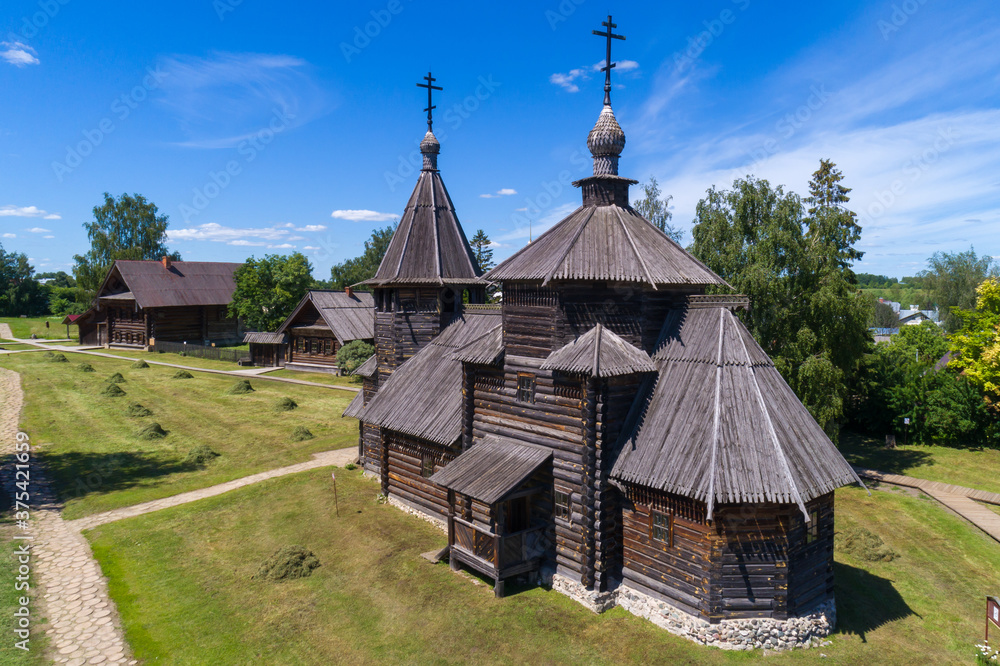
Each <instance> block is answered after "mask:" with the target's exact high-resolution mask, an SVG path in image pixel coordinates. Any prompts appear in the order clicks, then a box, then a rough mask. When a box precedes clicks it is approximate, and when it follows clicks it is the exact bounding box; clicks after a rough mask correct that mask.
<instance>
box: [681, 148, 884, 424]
mask: <svg viewBox="0 0 1000 666" xmlns="http://www.w3.org/2000/svg"><path fill="white" fill-rule="evenodd" d="M830 167H831V168H830V169H828V170H827V171H824V170H823V169H822V168H821V169H820V171H818V172H817V174H819V175H817V176H815V177H814V179H813V182H812V183H810V191H812V192H814V196H813V197H810V199H809V200H808V201H810V202H811V203H812V210H813V213H812V214H811V215H808V216H807V215H806V211H805V209H804V206H803V202H802V200H801V199H800V198H799V197H798V195H796V194H794V193H791V192H789V193H786V192H785V191H784V189H783V188H782V187H781V186H778V187H772V186H771V184H770V183H768V182H767V181H766V180H759V179H756V178H753V177H752V176H751V177H747V178H745V179H737V180H736V181H735V182H734V183H733V188H732V189H731V190H723V191H719V190H717V189H716V188H714V187H713V188H711V189H709V191H708V193H707V196H706V198H705V199H702V200H701V201H700V202H699V203H698V206H697V214H696V218H695V226H694V229H693V235H694V244H693V245H692V248H691V249H692V251H693V253H694V254H695V256H697V257H698V258H700V259H701V260H702V261H703V262H705V263H706V264H707V265H708V266H709V267H710V268H711V269H712V270H714V271H715V272H716V273H718V274H719V275H720V276H722V277H723V278H725V279H726V281H727V282H729V284H731V285H732V286H733V288H734V289H736V291H738V292H740V293H744V294H746V295H747V296H749V297H750V301H751V304H752V307H751V308H750V312H749V313H742V314H741V317H743V319H744V321H745V323H746V324H747V326H748V327H749V329H750V331H751V332H752V333H753V335H754V338H755V339H756V340H757V341H758V343H760V345H761V346H762V347H763V348H764V350H765V351H767V353H768V354H769V355H770V356H771V357H772V358H773V359H774V362H775V366H776V367H777V368H778V370H779V371H780V372H781V374H782V376H783V377H784V378H785V380H786V381H787V382H788V384H789V385H790V386H791V387H792V389H793V390H794V391H795V393H796V395H798V396H799V399H801V400H802V402H803V404H805V406H806V407H807V408H808V409H809V411H810V412H811V413H812V414H813V416H814V417H815V418H816V420H817V421H818V422H819V423H820V425H821V426H823V427H824V428H826V429H827V430H828V432H830V434H831V436H834V437H835V436H836V434H837V433H836V428H835V426H836V423H837V421H838V420H839V419H840V417H841V416H842V415H843V413H844V405H845V401H846V399H847V397H848V395H849V392H850V391H849V388H848V387H849V386H850V385H851V383H852V382H853V381H855V380H856V379H857V373H858V369H859V367H860V364H861V361H862V359H863V356H864V354H865V352H866V351H867V350H868V349H869V346H870V344H871V338H870V335H869V333H868V323H869V321H871V319H872V316H873V308H874V301H873V299H871V298H869V297H866V296H864V295H862V294H860V293H859V292H858V290H857V288H856V285H854V284H853V278H854V276H853V273H852V272H851V271H850V268H849V267H848V266H849V264H850V262H851V261H852V260H853V259H852V258H853V257H856V256H859V255H860V253H858V252H857V251H856V250H854V249H853V247H851V245H852V243H853V242H854V241H855V240H856V238H857V232H856V231H855V230H854V229H853V228H852V225H856V223H855V222H854V218H853V216H851V215H847V214H845V213H844V212H843V210H841V209H842V207H843V205H844V204H846V202H847V200H846V198H845V197H846V193H844V192H843V191H842V190H841V189H838V188H837V187H830V186H825V185H824V179H827V180H832V181H833V182H834V183H836V182H838V181H839V178H833V177H832V176H829V177H828V176H824V175H823V174H824V173H827V174H829V173H833V172H835V169H832V165H830ZM837 174H839V172H837ZM841 227H843V228H841Z"/></svg>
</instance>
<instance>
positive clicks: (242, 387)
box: [226, 379, 253, 395]
mask: <svg viewBox="0 0 1000 666" xmlns="http://www.w3.org/2000/svg"><path fill="white" fill-rule="evenodd" d="M226 393H227V394H228V395H243V394H245V393H253V387H252V386H250V380H249V379H238V380H237V381H236V383H235V384H233V385H232V386H230V387H229V390H227V391H226Z"/></svg>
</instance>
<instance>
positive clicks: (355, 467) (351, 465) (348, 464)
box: [344, 463, 358, 470]
mask: <svg viewBox="0 0 1000 666" xmlns="http://www.w3.org/2000/svg"><path fill="white" fill-rule="evenodd" d="M357 468H358V466H357V465H355V464H354V463H347V464H346V465H344V469H348V470H354V469H357Z"/></svg>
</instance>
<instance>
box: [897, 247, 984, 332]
mask: <svg viewBox="0 0 1000 666" xmlns="http://www.w3.org/2000/svg"><path fill="white" fill-rule="evenodd" d="M998 275H1000V270H998V265H997V263H996V262H995V261H993V258H992V257H990V256H989V255H983V256H981V257H979V256H976V251H975V249H974V248H971V247H970V248H969V250H968V251H967V252H955V253H949V252H935V253H934V255H933V256H932V257H931V258H930V259H928V260H927V268H926V269H925V270H923V271H921V272H920V274H919V276H918V277H919V278H920V280H919V284H917V286H922V287H924V288H925V289H929V290H930V292H931V295H932V297H933V298H934V302H935V304H936V305H937V307H938V308H939V309H940V310H941V315H942V317H941V320H942V321H943V322H944V326H945V328H946V329H947V330H948V331H949V332H952V331H955V330H957V329H958V328H959V327H960V326H961V325H962V322H961V321H960V320H959V319H958V318H957V317H956V315H955V313H954V312H953V311H952V308H959V309H962V310H971V309H973V308H974V307H975V306H976V287H978V286H979V285H980V284H981V283H982V282H983V280H985V279H986V278H989V277H997V276H998Z"/></svg>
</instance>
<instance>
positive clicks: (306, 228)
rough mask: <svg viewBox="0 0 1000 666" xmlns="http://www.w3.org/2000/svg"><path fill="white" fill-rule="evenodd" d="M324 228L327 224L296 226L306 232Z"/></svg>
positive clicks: (298, 229)
mask: <svg viewBox="0 0 1000 666" xmlns="http://www.w3.org/2000/svg"><path fill="white" fill-rule="evenodd" d="M393 217H395V216H393ZM324 229H326V225H323V224H307V225H306V226H304V227H295V230H296V231H301V232H305V233H310V232H316V231H323V230H324Z"/></svg>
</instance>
